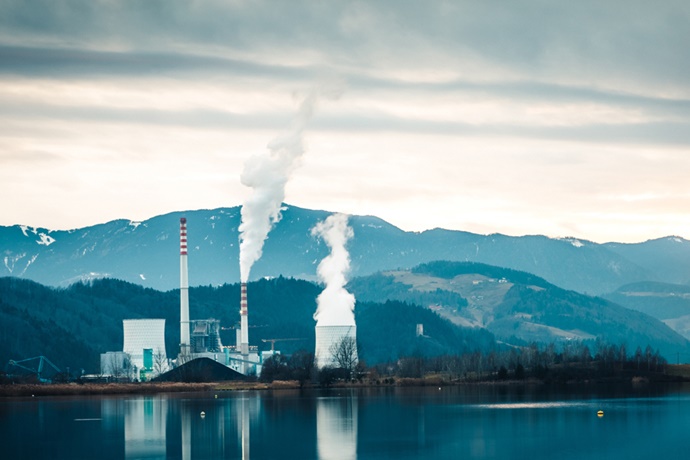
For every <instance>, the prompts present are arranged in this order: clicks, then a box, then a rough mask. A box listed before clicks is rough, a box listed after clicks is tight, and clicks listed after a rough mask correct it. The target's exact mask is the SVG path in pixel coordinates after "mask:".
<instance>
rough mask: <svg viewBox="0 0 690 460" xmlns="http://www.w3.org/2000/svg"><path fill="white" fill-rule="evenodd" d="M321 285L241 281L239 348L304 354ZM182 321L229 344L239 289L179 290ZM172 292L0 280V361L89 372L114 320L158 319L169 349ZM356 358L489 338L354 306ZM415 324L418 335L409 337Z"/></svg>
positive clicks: (109, 282)
mask: <svg viewBox="0 0 690 460" xmlns="http://www.w3.org/2000/svg"><path fill="white" fill-rule="evenodd" d="M320 292H321V288H320V287H319V286H317V285H315V284H313V283H310V282H307V281H303V280H296V279H289V278H284V277H278V278H275V279H262V280H259V281H256V282H252V283H249V285H248V297H249V324H250V333H249V341H250V344H251V345H256V346H258V347H259V348H260V349H264V350H265V349H270V343H268V342H263V341H262V339H281V338H291V339H298V340H291V341H284V342H281V341H277V342H276V348H277V349H281V350H282V352H283V353H292V352H294V351H296V350H299V349H304V350H310V351H312V350H314V326H315V322H314V319H313V314H314V311H315V310H316V297H317V296H318V294H319V293H320ZM189 299H190V317H191V319H208V318H215V319H219V320H220V322H221V326H222V327H224V328H225V329H224V330H222V331H221V338H222V341H223V343H224V344H226V345H228V344H234V341H235V330H234V329H233V327H234V326H235V325H236V324H237V322H238V321H239V299H240V286H239V284H232V285H230V284H226V285H223V286H219V287H213V286H202V287H196V288H191V289H190V291H189ZM179 302H180V301H179V291H177V290H175V291H168V292H160V291H156V290H154V289H150V288H143V287H141V286H139V285H136V284H132V283H128V282H124V281H118V280H113V279H97V280H92V281H90V282H86V283H81V282H80V283H76V284H74V285H72V286H69V287H68V288H49V287H45V286H42V285H40V284H38V283H35V282H33V281H29V280H22V279H17V278H10V277H6V278H0V364H1V365H2V366H4V365H5V364H6V363H7V362H8V360H10V359H14V360H19V359H25V358H31V357H34V356H40V355H44V356H47V357H48V358H49V359H50V360H51V361H53V362H54V363H55V364H56V365H57V366H58V367H60V368H61V369H63V370H64V369H65V368H66V367H70V368H71V369H72V370H73V371H75V372H77V371H78V370H79V369H81V368H84V369H85V370H86V372H97V370H98V368H99V354H100V353H103V352H106V351H116V350H122V345H123V332H122V320H123V319H129V318H164V319H165V320H166V326H165V332H166V349H167V353H168V354H169V355H170V356H175V355H176V354H177V352H178V344H179V338H180V328H179V321H180V316H179V310H180V308H179ZM356 319H357V328H358V341H359V343H360V345H361V347H362V348H361V355H360V356H361V358H362V359H363V360H365V361H366V362H368V363H371V364H375V363H378V362H381V361H385V360H389V359H391V360H395V359H397V358H398V357H400V356H405V355H407V354H410V353H415V354H417V355H426V356H434V355H437V354H456V353H459V352H462V351H474V350H479V349H487V348H490V347H491V346H493V345H494V339H493V336H492V335H491V334H490V333H488V332H486V331H482V330H472V329H466V328H462V327H458V326H456V325H453V324H452V323H450V322H448V321H447V320H444V319H442V318H440V317H439V316H438V315H437V314H435V313H433V312H432V311H430V310H427V309H424V308H422V307H419V306H415V305H410V304H403V303H399V302H397V303H396V302H388V303H371V302H369V303H360V304H358V305H357V308H356ZM420 323H421V324H424V325H425V331H427V334H426V335H427V337H420V338H417V337H416V335H415V332H416V325H417V324H420Z"/></svg>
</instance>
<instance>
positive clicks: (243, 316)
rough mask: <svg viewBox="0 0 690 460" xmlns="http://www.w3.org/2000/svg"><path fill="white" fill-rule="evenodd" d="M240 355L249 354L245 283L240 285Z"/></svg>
mask: <svg viewBox="0 0 690 460" xmlns="http://www.w3.org/2000/svg"><path fill="white" fill-rule="evenodd" d="M240 289H241V294H240V337H241V342H240V353H242V354H243V355H248V354H249V321H248V319H247V283H241V284H240Z"/></svg>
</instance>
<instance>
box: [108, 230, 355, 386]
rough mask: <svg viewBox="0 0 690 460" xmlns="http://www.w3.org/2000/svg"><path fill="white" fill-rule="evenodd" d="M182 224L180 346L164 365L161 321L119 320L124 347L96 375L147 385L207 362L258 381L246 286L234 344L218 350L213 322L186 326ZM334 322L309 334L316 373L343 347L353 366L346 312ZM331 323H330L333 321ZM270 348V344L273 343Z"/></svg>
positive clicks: (334, 361) (326, 320) (332, 363)
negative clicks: (198, 361) (182, 368)
mask: <svg viewBox="0 0 690 460" xmlns="http://www.w3.org/2000/svg"><path fill="white" fill-rule="evenodd" d="M187 248H188V246H187V219H186V218H184V217H182V218H180V343H179V353H178V355H177V357H176V358H175V359H172V360H171V359H169V358H168V355H167V353H166V350H165V319H148V318H146V319H144V318H139V319H125V320H123V331H124V344H123V349H122V351H115V352H107V353H104V354H102V355H101V375H103V376H110V377H115V378H126V379H130V380H148V379H150V378H154V377H156V376H157V375H159V374H162V373H164V372H167V371H168V370H170V369H172V368H173V367H178V366H181V365H183V364H185V363H187V362H189V361H191V360H193V359H197V358H209V359H211V360H213V361H216V362H218V363H220V364H223V365H225V366H227V367H229V368H231V369H233V370H235V371H237V372H239V373H241V374H243V375H256V376H258V375H260V374H261V366H262V363H263V361H264V360H265V359H267V358H268V357H270V356H273V355H274V354H280V351H276V350H274V349H273V347H272V348H271V351H266V352H263V353H261V354H260V353H259V351H258V347H256V346H250V345H249V317H248V312H249V301H248V295H247V283H246V282H241V283H240V299H239V301H240V302H239V306H240V308H239V316H240V321H239V328H237V329H236V334H235V344H233V345H223V343H222V341H221V336H220V331H221V329H222V328H221V324H220V321H219V320H217V319H214V318H209V319H195V320H190V312H189V276H188V267H187V257H188V253H187ZM347 311H348V312H350V313H348V314H346V315H345V316H344V318H345V320H338V319H337V318H338V315H335V316H333V315H328V317H323V318H322V319H319V320H318V321H317V324H316V328H315V336H316V349H315V353H314V358H315V364H316V366H317V367H318V368H324V367H340V366H342V364H343V363H342V362H340V361H341V359H339V358H338V356H337V354H338V353H337V349H338V348H339V347H341V348H342V346H343V345H347V344H349V345H350V347H351V348H353V350H351V351H350V352H349V359H350V360H354V363H355V364H356V362H357V349H356V325H355V324H354V315H352V314H351V310H347ZM334 318H335V320H334ZM273 343H275V341H274V342H273Z"/></svg>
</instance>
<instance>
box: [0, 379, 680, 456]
mask: <svg viewBox="0 0 690 460" xmlns="http://www.w3.org/2000/svg"><path fill="white" fill-rule="evenodd" d="M599 410H602V411H604V415H603V416H601V417H600V416H598V415H597V411H599ZM202 412H203V413H204V414H203V415H202ZM689 429H690V386H687V385H676V386H669V387H662V388H659V387H657V386H641V387H637V388H634V387H630V386H627V387H603V386H592V387H573V388H570V387H559V388H553V387H541V386H491V385H483V386H482V385H477V386H458V387H443V388H438V387H433V388H429V387H425V388H391V387H386V388H369V389H332V390H328V391H305V392H300V391H297V390H280V391H246V392H218V393H194V394H190V393H185V394H163V395H156V396H118V397H110V396H103V397H41V398H22V399H13V400H0V442H2V450H1V451H0V452H2V455H1V456H0V458H3V459H23V458H36V459H43V458H45V459H164V458H171V459H185V460H187V459H249V458H252V459H413V458H415V459H416V458H419V459H422V458H423V459H450V458H452V459H455V458H459V459H460V458H462V459H464V458H471V459H531V460H535V459H537V460H538V459H559V460H563V459H583V458H592V459H594V458H603V459H607V460H612V459H625V460H630V459H658V460H662V459H663V460H666V459H687V458H689V457H690V445H688V430H689Z"/></svg>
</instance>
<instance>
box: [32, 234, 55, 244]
mask: <svg viewBox="0 0 690 460" xmlns="http://www.w3.org/2000/svg"><path fill="white" fill-rule="evenodd" d="M38 237H39V238H40V240H38V241H36V242H37V243H38V244H40V245H45V246H50V245H51V244H53V243H55V238H53V237H52V236H50V235H48V234H46V233H43V232H41V233H39V234H38Z"/></svg>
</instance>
